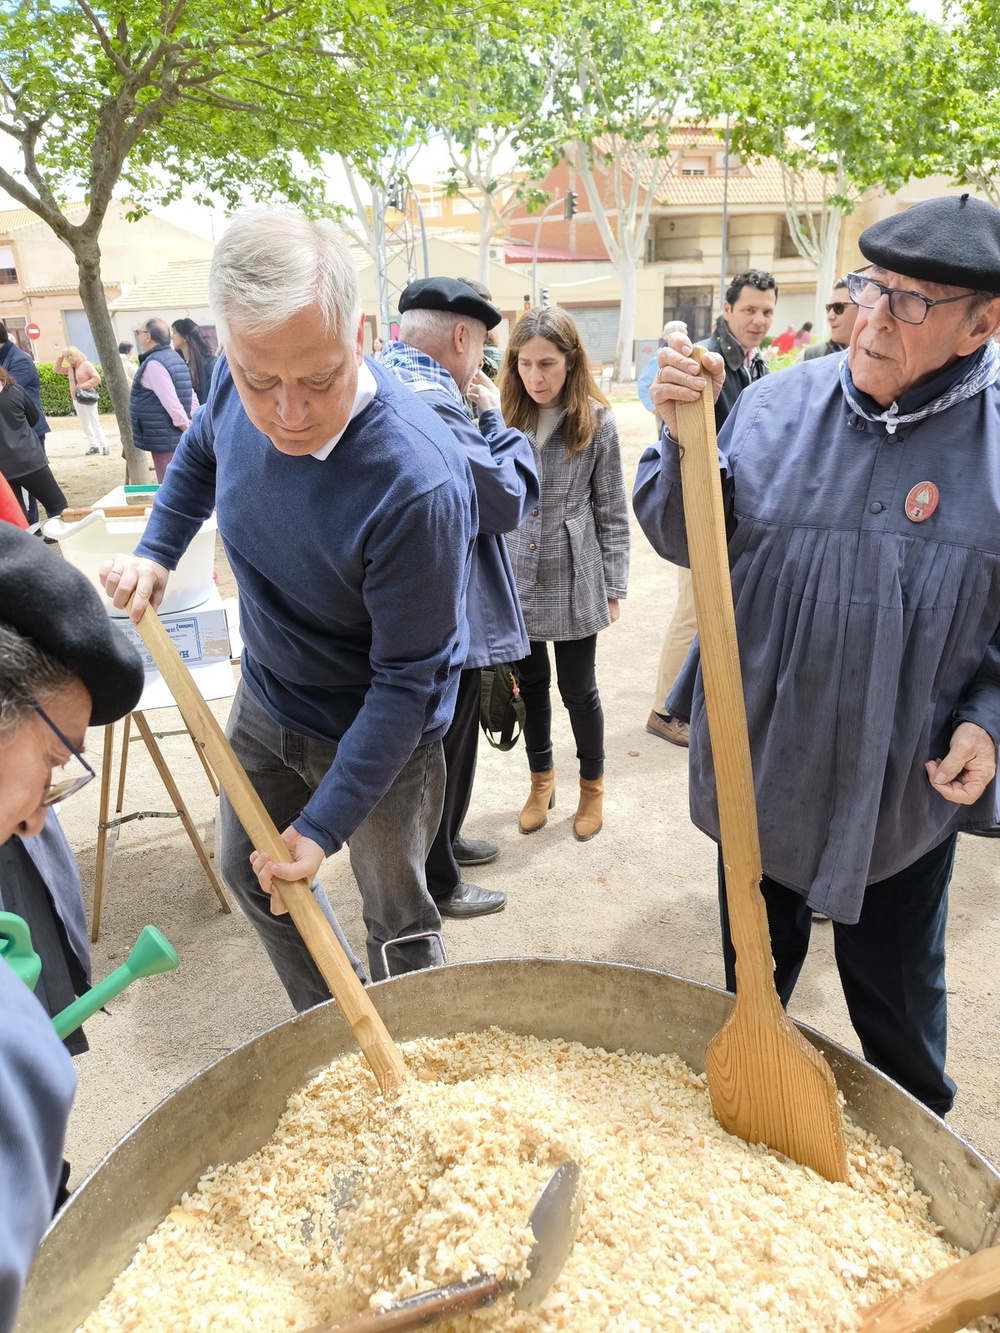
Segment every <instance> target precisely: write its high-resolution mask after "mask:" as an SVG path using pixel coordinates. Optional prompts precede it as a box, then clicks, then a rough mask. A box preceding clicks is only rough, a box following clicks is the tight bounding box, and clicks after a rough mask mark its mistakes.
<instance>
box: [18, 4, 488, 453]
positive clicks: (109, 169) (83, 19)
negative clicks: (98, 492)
mask: <svg viewBox="0 0 1000 1333" xmlns="http://www.w3.org/2000/svg"><path fill="white" fill-rule="evenodd" d="M466 19H467V16H466V15H465V14H464V13H463V12H462V10H460V9H457V8H455V7H453V6H451V5H449V4H446V3H445V0H404V3H402V4H400V3H396V0H393V2H392V3H389V0H294V2H293V3H286V4H275V3H273V2H272V0H127V3H125V2H124V0H112V3H91V0H21V3H19V4H18V5H17V6H16V8H6V9H5V10H4V12H3V13H2V14H0V135H4V136H6V138H7V140H8V141H9V142H10V143H11V144H13V145H15V146H16V150H17V157H18V161H17V166H16V167H15V168H12V169H10V170H7V169H4V168H2V167H0V187H2V188H3V189H5V190H6V191H7V193H8V194H10V195H11V196H12V197H13V198H14V199H16V200H17V201H18V202H19V203H21V204H23V205H24V206H25V207H26V208H30V209H31V210H32V211H34V212H35V213H37V214H38V216H39V217H40V218H41V219H42V220H43V221H44V222H45V223H46V224H47V225H48V226H49V227H50V228H51V229H52V230H53V232H54V233H55V234H56V235H57V236H58V237H59V239H60V240H61V241H63V243H64V244H65V245H67V246H68V247H69V249H70V250H71V251H72V252H73V255H74V257H75V259H76V262H77V267H78V271H79V275H80V293H81V298H82V300H83V304H84V309H85V310H86V312H87V316H88V319H89V322H90V326H91V330H92V332H93V334H94V339H95V342H96V344H97V348H98V352H99V354H100V357H101V360H102V362H103V366H104V370H105V375H106V377H107V379H108V387H109V389H110V392H111V396H112V401H113V402H114V404H115V411H116V415H117V417H118V422H119V426H120V428H121V431H122V437H123V440H125V441H126V445H127V446H130V441H131V435H130V431H129V423H128V406H127V404H128V389H127V384H126V381H125V376H124V372H123V370H122V368H121V365H120V362H119V361H118V357H117V355H116V342H115V338H114V333H113V330H112V326H111V321H110V317H109V315H108V312H107V308H106V305H105V302H104V292H103V285H102V282H101V273H100V232H101V226H102V224H103V221H104V218H105V215H106V213H107V210H108V206H109V204H110V202H111V199H112V196H113V193H114V192H115V191H116V190H119V192H120V191H121V189H122V188H124V189H125V190H126V191H127V192H128V194H129V196H130V197H131V199H132V200H133V201H134V205H135V208H136V210H137V211H141V210H142V209H144V208H148V207H149V206H151V205H152V204H154V203H160V204H162V203H166V202H169V201H171V200H173V199H176V198H178V197H180V196H181V195H182V194H188V195H189V196H191V195H193V197H194V198H195V199H207V198H210V197H212V196H215V197H221V198H222V199H223V200H225V201H226V202H228V203H229V204H230V205H233V206H235V205H237V204H239V203H241V202H243V201H244V200H245V199H246V198H247V197H248V196H250V197H253V198H257V199H260V198H268V197H275V196H278V197H281V198H284V199H289V200H292V201H296V202H302V203H308V202H310V200H312V199H313V198H314V197H319V198H322V197H323V193H324V192H323V189H322V181H321V171H320V167H321V160H322V154H323V153H324V152H329V151H333V150H339V151H342V152H353V151H363V150H364V148H365V146H366V145H367V144H370V143H372V142H379V143H381V142H390V141H391V140H392V138H393V134H394V132H395V129H396V126H397V120H398V113H397V112H396V111H395V110H394V108H397V107H399V106H401V105H405V101H406V96H407V92H408V91H410V90H413V91H414V92H415V91H416V90H418V89H419V88H421V87H422V86H423V84H424V83H425V82H426V80H427V78H428V77H429V76H430V75H431V74H432V73H433V72H434V70H435V69H436V68H437V63H436V62H437V59H438V56H437V50H438V44H437V41H436V35H437V34H439V33H440V32H441V31H442V30H444V31H448V30H452V29H455V28H457V27H459V26H460V25H461V24H462V23H463V22H465V21H466ZM432 36H433V37H434V40H432ZM387 90H388V95H387ZM81 190H82V192H83V194H84V196H85V198H86V201H87V204H88V211H87V214H86V216H85V217H84V218H83V220H82V221H80V222H79V223H72V222H70V220H69V219H68V218H67V217H66V216H65V215H64V214H63V212H62V211H61V207H60V205H61V204H63V203H65V202H67V201H68V200H69V199H70V198H71V197H78V195H79V192H80V191H81ZM139 470H140V469H139V464H138V462H137V460H135V459H134V457H133V458H130V472H133V473H138V471H139Z"/></svg>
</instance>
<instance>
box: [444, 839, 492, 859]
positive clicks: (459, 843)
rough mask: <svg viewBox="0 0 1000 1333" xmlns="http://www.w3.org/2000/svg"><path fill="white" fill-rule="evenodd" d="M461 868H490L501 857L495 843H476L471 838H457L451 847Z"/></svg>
mask: <svg viewBox="0 0 1000 1333" xmlns="http://www.w3.org/2000/svg"><path fill="white" fill-rule="evenodd" d="M451 850H452V851H453V852H454V854H455V860H456V861H457V862H458V864H459V865H460V866H488V865H489V863H490V862H491V861H495V860H496V859H497V857H498V856H499V855H500V848H499V847H498V846H497V845H496V843H495V842H474V841H473V840H472V839H471V838H463V837H461V836H459V837H457V838H456V839H455V841H454V842H453V843H452V845H451Z"/></svg>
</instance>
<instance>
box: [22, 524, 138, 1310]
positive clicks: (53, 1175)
mask: <svg viewBox="0 0 1000 1333" xmlns="http://www.w3.org/2000/svg"><path fill="white" fill-rule="evenodd" d="M142 685H143V668H142V661H141V659H140V657H139V654H138V653H137V652H136V650H135V649H134V648H133V647H132V645H131V644H130V643H129V642H128V640H127V639H126V638H125V636H124V634H122V633H121V632H120V631H119V630H117V629H116V628H115V627H114V626H113V625H112V624H111V621H110V619H109V618H108V615H107V613H106V612H105V610H104V607H103V605H102V603H101V600H100V598H99V597H98V595H97V593H96V591H95V590H94V589H93V588H92V587H91V585H90V584H89V583H88V582H87V580H86V579H85V578H84V576H83V575H82V574H81V573H80V572H79V571H78V570H76V569H74V568H73V567H72V566H71V565H69V564H67V563H66V561H65V560H63V559H61V558H60V557H59V556H57V555H55V554H54V553H53V552H52V551H49V550H47V549H46V547H45V546H44V545H43V543H42V542H40V541H39V540H38V539H37V538H35V537H33V536H31V535H30V534H28V533H25V532H21V531H19V530H18V529H16V528H14V527H11V526H10V525H9V524H6V523H0V843H2V842H5V841H6V840H7V839H9V838H11V836H12V835H15V834H16V835H19V836H21V837H28V836H32V835H35V834H38V833H39V832H40V831H41V829H42V825H43V823H44V822H45V818H46V813H47V811H48V808H49V806H50V805H52V803H53V802H54V801H57V800H65V799H66V798H67V797H68V796H69V795H71V794H72V793H73V792H74V791H77V790H78V789H79V788H80V787H82V786H83V785H84V784H85V783H86V782H87V781H88V780H89V779H90V778H92V777H93V776H94V774H93V770H92V769H91V768H90V767H89V765H88V764H87V761H86V760H85V759H84V758H83V757H82V751H83V747H84V737H85V734H86V731H87V727H88V725H90V724H94V725H100V724H102V723H106V722H111V721H113V720H114V719H116V718H119V717H122V716H123V715H124V714H125V713H128V712H130V711H131V710H132V709H133V708H134V707H135V705H136V704H137V703H138V701H139V696H140V694H141V693H142ZM44 961H45V960H44V959H43V963H44ZM43 970H44V968H43ZM0 1014H2V1015H3V1022H2V1023H0V1089H2V1092H0V1181H3V1183H4V1188H3V1190H2V1192H0V1327H3V1328H9V1327H10V1326H11V1325H12V1324H13V1320H14V1314H15V1312H16V1310H17V1304H18V1301H19V1299H20V1294H21V1289H22V1287H23V1285H24V1279H25V1276H26V1274H27V1270H28V1266H29V1264H30V1263H31V1259H32V1256H33V1255H34V1252H35V1249H36V1248H37V1245H38V1242H39V1240H40V1239H41V1237H42V1233H43V1232H44V1230H45V1228H46V1226H47V1225H48V1223H49V1221H50V1219H51V1217H52V1211H53V1206H54V1204H55V1199H56V1193H57V1190H58V1188H59V1184H60V1180H61V1177H62V1146H63V1138H64V1134H65V1129H66V1120H67V1117H68V1115H69V1108H70V1103H71V1101H72V1098H73V1090H74V1087H75V1084H76V1077H75V1075H74V1072H73V1066H72V1063H71V1061H70V1058H69V1055H68V1054H67V1052H66V1050H65V1048H64V1047H63V1044H62V1042H60V1041H59V1039H58V1037H57V1036H56V1035H55V1033H54V1031H53V1030H52V1027H51V1024H50V1023H49V1019H48V1015H47V1014H46V1013H45V1010H44V1009H43V1008H42V1006H41V1004H40V1003H39V1002H38V1000H37V999H36V998H35V997H34V996H33V995H32V994H31V992H30V991H29V990H28V989H27V987H26V986H25V985H24V983H23V982H22V981H21V980H20V979H19V978H18V977H17V976H16V975H15V974H14V973H13V971H12V970H11V969H10V967H8V965H7V964H6V963H5V962H3V961H2V960H0Z"/></svg>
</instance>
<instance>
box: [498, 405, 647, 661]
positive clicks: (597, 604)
mask: <svg viewBox="0 0 1000 1333" xmlns="http://www.w3.org/2000/svg"><path fill="white" fill-rule="evenodd" d="M595 411H596V414H597V430H596V432H595V434H594V438H593V440H592V441H591V443H590V444H588V445H587V447H586V448H585V449H581V450H580V451H579V452H578V453H577V454H575V455H574V457H573V458H571V459H570V460H569V461H568V462H567V460H566V458H565V456H564V455H565V452H566V450H565V445H564V443H563V423H564V421H565V414H563V415H562V416H560V418H559V419H558V421H557V422H556V426H555V429H554V430H553V432H552V434H551V435H550V436H549V438H548V439H547V440H546V441H545V444H544V445H543V446H542V448H541V449H539V448H538V445H537V444H536V442H535V437H534V433H533V432H532V431H531V430H528V431H527V432H526V434H527V436H528V438H529V439H530V440H531V446H532V448H533V450H534V452H535V463H536V467H537V469H538V476H539V479H540V480H541V486H542V497H541V500H540V501H539V503H538V505H537V506H536V507H535V508H534V509H533V510H532V511H531V514H530V515H529V517H528V518H527V519H526V520H525V522H524V523H522V524H521V526H520V527H519V528H517V529H516V530H515V531H514V532H510V533H508V534H507V544H508V547H509V549H510V556H511V560H512V562H513V565H514V577H515V579H516V581H517V591H518V595H519V596H520V599H521V609H522V611H523V612H524V623H525V625H526V627H527V630H528V638H529V639H532V640H534V641H535V642H556V641H558V640H560V639H585V638H587V637H588V636H589V635H591V634H595V633H596V632H597V631H598V630H601V629H606V628H607V626H608V625H609V624H610V623H611V617H610V616H609V614H608V598H609V597H624V596H625V592H626V589H627V586H628V555H629V537H628V507H627V505H626V502H625V487H624V484H623V482H622V460H621V450H620V449H619V447H618V430H617V427H616V426H615V418H614V415H613V413H612V412H611V411H610V410H609V409H608V408H606V407H601V406H598V405H597V404H595Z"/></svg>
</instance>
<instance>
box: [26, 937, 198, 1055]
mask: <svg viewBox="0 0 1000 1333" xmlns="http://www.w3.org/2000/svg"><path fill="white" fill-rule="evenodd" d="M0 957H2V958H3V959H4V960H5V961H6V962H7V963H9V964H10V966H11V967H12V968H13V970H14V971H15V972H16V973H17V975H18V976H19V977H20V978H21V980H22V981H23V982H24V984H25V985H26V986H27V987H28V988H29V989H30V990H34V989H35V985H36V984H37V982H38V978H39V977H40V976H41V972H42V963H41V959H40V958H39V957H38V954H37V953H35V951H34V950H33V949H32V947H31V932H30V930H29V929H28V925H27V922H26V921H24V920H23V919H22V918H21V917H19V916H15V915H14V913H13V912H0ZM178 966H179V961H178V958H177V954H176V953H175V952H174V947H173V945H172V944H171V943H170V941H169V940H168V939H167V938H166V936H164V935H161V933H160V932H159V931H158V930H157V929H156V927H155V926H143V928H142V930H141V931H140V932H139V938H138V939H137V940H136V942H135V944H134V945H133V946H132V949H131V951H130V952H129V956H128V957H127V958H126V959H125V961H124V963H122V965H121V967H116V968H115V970H114V971H113V972H109V973H108V975H107V976H106V977H105V978H104V980H103V981H99V982H97V984H96V985H95V986H93V987H91V989H90V990H89V991H87V993H86V995H81V996H80V997H79V999H76V1000H74V1001H73V1003H72V1004H69V1005H67V1006H66V1008H65V1009H63V1011H62V1012H61V1013H58V1014H56V1016H55V1018H53V1020H52V1026H53V1028H55V1031H56V1035H57V1036H58V1037H60V1038H65V1037H68V1036H69V1034H70V1033H71V1032H73V1031H75V1030H76V1029H77V1028H78V1027H79V1026H80V1025H81V1023H85V1022H86V1021H87V1019H88V1018H90V1017H91V1016H92V1015H93V1014H96V1013H97V1011H98V1009H100V1008H101V1007H102V1005H105V1004H107V1002H108V1000H113V999H114V997H115V996H116V995H120V994H121V992H122V991H123V990H124V989H125V987H126V986H131V984H132V982H133V981H138V979H139V978H140V977H154V976H156V974H157V973H158V972H173V971H174V969H175V968H176V967H178Z"/></svg>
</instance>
